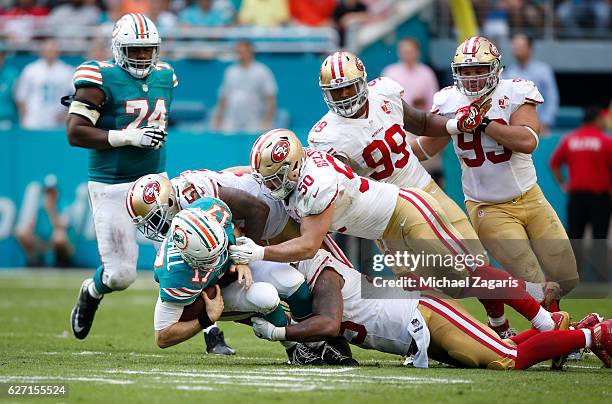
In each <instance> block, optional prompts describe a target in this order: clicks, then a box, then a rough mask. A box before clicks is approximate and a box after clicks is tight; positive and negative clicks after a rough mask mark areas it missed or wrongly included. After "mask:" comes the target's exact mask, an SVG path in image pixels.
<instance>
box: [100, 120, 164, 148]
mask: <svg viewBox="0 0 612 404" xmlns="http://www.w3.org/2000/svg"><path fill="white" fill-rule="evenodd" d="M166 136H168V133H167V132H166V131H165V130H163V129H160V128H157V127H154V126H145V127H144V128H142V129H123V130H109V131H108V143H109V144H110V145H111V146H113V147H121V146H136V147H143V148H150V149H159V148H160V147H162V146H163V145H164V143H165V142H166Z"/></svg>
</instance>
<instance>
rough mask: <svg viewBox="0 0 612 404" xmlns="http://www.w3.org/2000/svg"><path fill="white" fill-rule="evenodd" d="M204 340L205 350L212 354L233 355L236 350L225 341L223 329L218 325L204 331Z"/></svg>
mask: <svg viewBox="0 0 612 404" xmlns="http://www.w3.org/2000/svg"><path fill="white" fill-rule="evenodd" d="M204 341H205V342H206V352H208V353H209V354H214V355H234V354H235V353H236V351H234V350H233V349H232V347H230V346H229V345H227V344H226V343H225V338H224V337H223V331H221V330H220V329H219V327H213V328H211V329H210V331H208V332H205V333H204Z"/></svg>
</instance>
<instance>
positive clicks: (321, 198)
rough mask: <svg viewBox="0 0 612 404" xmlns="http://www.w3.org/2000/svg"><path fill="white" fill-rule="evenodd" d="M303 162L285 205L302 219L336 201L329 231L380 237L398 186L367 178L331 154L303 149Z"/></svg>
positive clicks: (294, 217) (371, 237) (393, 203)
mask: <svg viewBox="0 0 612 404" xmlns="http://www.w3.org/2000/svg"><path fill="white" fill-rule="evenodd" d="M305 152H306V161H305V162H304V166H303V167H302V171H301V173H300V178H299V180H298V184H297V186H296V188H295V190H294V191H293V192H292V193H291V195H290V196H289V199H288V201H287V204H286V205H285V208H286V209H287V212H289V215H290V216H291V217H292V218H293V219H294V220H296V221H297V222H301V221H302V218H304V217H306V216H311V215H318V214H319V213H321V212H323V211H324V210H325V209H327V208H328V207H329V206H330V205H331V204H332V203H333V202H334V201H335V209H334V216H333V219H332V223H331V226H330V231H331V232H339V233H344V234H348V235H351V236H356V237H361V238H365V239H370V240H376V239H379V238H381V237H382V235H383V233H384V231H385V228H386V227H387V224H388V223H389V219H390V218H391V215H392V214H393V210H394V209H395V205H396V203H397V197H398V194H399V188H398V187H396V186H395V185H392V184H385V183H383V182H377V181H370V180H368V179H367V178H363V177H360V176H358V175H356V174H355V173H354V172H353V170H352V169H351V168H350V167H349V166H347V165H346V164H344V163H342V162H341V161H339V160H337V159H336V158H334V157H333V156H332V155H330V154H327V153H324V152H320V151H317V150H314V149H311V148H308V147H307V148H305Z"/></svg>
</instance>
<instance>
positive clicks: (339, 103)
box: [319, 51, 368, 118]
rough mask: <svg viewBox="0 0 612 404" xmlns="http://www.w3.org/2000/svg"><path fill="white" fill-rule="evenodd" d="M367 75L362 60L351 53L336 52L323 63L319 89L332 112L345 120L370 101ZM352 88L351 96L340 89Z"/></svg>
mask: <svg viewBox="0 0 612 404" xmlns="http://www.w3.org/2000/svg"><path fill="white" fill-rule="evenodd" d="M367 76H368V75H367V74H366V71H365V67H364V66H363V63H361V60H360V59H359V58H358V57H357V56H356V55H354V54H352V53H350V52H344V51H340V52H335V53H332V54H331V55H329V56H328V57H327V58H325V60H324V61H323V64H322V65H321V70H320V71H319V87H321V90H322V91H323V98H324V100H325V103H326V104H327V106H328V107H329V109H330V111H332V112H334V113H335V114H338V115H340V116H343V117H345V118H348V117H351V116H353V115H355V113H356V112H357V111H359V109H360V108H361V107H363V105H364V104H365V103H366V101H367V100H368V86H367ZM347 87H352V88H353V89H354V91H352V92H351V93H350V95H349V96H348V97H347V96H344V95H341V92H340V89H344V88H347Z"/></svg>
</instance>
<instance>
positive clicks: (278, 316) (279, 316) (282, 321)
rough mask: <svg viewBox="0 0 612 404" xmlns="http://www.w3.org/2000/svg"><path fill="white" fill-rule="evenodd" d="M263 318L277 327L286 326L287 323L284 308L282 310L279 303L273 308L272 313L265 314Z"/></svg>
mask: <svg viewBox="0 0 612 404" xmlns="http://www.w3.org/2000/svg"><path fill="white" fill-rule="evenodd" d="M264 318H265V319H266V320H268V321H269V322H271V323H272V324H274V325H275V326H277V327H286V326H287V324H288V323H287V317H285V310H283V308H282V307H281V305H280V304H279V305H278V306H276V309H274V311H273V312H272V313H270V314H266V315H265V316H264Z"/></svg>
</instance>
